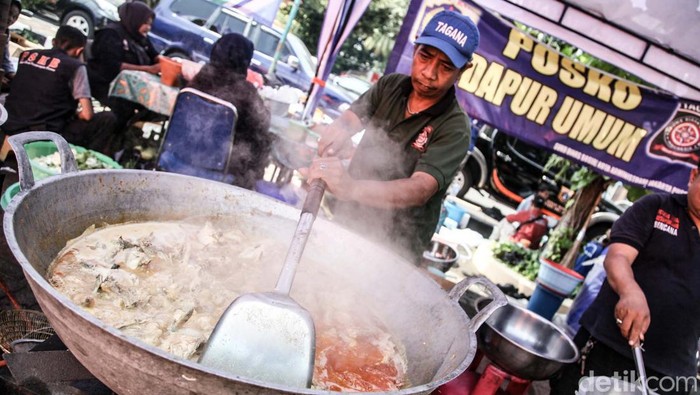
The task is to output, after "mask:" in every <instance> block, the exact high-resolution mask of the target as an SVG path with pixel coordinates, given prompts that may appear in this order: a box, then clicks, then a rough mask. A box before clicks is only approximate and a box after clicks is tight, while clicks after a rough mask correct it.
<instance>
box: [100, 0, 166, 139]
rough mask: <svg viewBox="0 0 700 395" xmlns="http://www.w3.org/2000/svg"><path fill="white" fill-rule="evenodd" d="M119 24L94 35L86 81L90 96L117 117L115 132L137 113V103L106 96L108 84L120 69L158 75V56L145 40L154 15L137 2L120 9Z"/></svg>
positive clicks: (149, 9)
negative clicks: (88, 85) (88, 84)
mask: <svg viewBox="0 0 700 395" xmlns="http://www.w3.org/2000/svg"><path fill="white" fill-rule="evenodd" d="M119 18H120V21H119V22H115V23H110V24H109V25H107V26H105V27H104V28H103V29H100V30H98V31H97V32H96V33H95V41H94V42H93V44H92V47H91V48H90V55H89V58H88V78H89V80H90V89H91V90H92V95H93V96H94V97H95V98H96V99H97V100H99V101H100V103H102V104H103V105H105V106H108V107H110V108H111V109H112V111H113V112H114V113H115V114H116V115H117V118H118V122H117V130H123V129H124V127H125V126H126V124H127V122H128V121H129V119H131V117H132V116H133V115H134V114H135V112H136V111H137V110H138V111H145V108H144V107H143V106H141V105H139V104H136V103H133V102H130V101H128V100H125V99H121V98H114V97H109V96H108V94H109V84H110V83H111V82H112V81H113V80H114V78H116V76H117V75H118V74H119V72H120V71H121V70H140V71H146V72H148V73H151V74H158V73H159V72H160V64H159V63H158V53H157V52H156V51H155V49H153V45H152V44H151V42H150V41H149V39H148V36H147V35H148V32H149V31H150V30H151V25H152V24H153V19H154V18H155V14H154V12H153V10H151V8H150V7H148V6H147V5H146V4H144V3H142V2H140V1H134V2H129V3H124V4H122V5H121V6H119Z"/></svg>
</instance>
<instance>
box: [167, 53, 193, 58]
mask: <svg viewBox="0 0 700 395" xmlns="http://www.w3.org/2000/svg"><path fill="white" fill-rule="evenodd" d="M165 56H167V57H169V58H180V59H186V60H192V59H190V57H189V56H187V54H186V53H184V52H181V51H172V52H167V53H166V54H165Z"/></svg>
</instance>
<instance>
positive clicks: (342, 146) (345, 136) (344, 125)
mask: <svg viewBox="0 0 700 395" xmlns="http://www.w3.org/2000/svg"><path fill="white" fill-rule="evenodd" d="M363 128H364V126H363V125H362V121H360V118H358V116H357V115H355V113H354V112H352V111H351V110H345V111H343V113H342V114H340V116H339V117H338V118H337V119H336V120H335V121H333V123H332V124H330V125H327V126H317V127H314V129H313V130H314V131H315V132H318V133H319V134H320V135H321V139H320V140H319V141H318V156H321V157H325V156H335V157H339V158H343V159H346V158H349V157H350V156H349V155H350V154H352V150H351V149H352V141H351V140H350V139H351V138H352V136H354V135H355V133H358V132H359V131H360V130H362V129H363Z"/></svg>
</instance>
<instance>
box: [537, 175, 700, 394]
mask: <svg viewBox="0 0 700 395" xmlns="http://www.w3.org/2000/svg"><path fill="white" fill-rule="evenodd" d="M699 166H700V165H699ZM699 174H700V169H698V168H695V169H693V170H691V173H690V183H689V188H688V194H687V195H671V194H653V195H649V196H645V197H644V198H642V199H640V200H639V201H637V202H636V203H634V205H632V207H630V208H629V209H627V211H625V213H624V214H623V215H622V216H621V217H620V218H619V219H618V220H617V221H616V222H615V224H614V225H613V228H612V231H611V234H610V245H609V249H608V253H607V255H606V257H605V271H606V272H607V276H608V277H607V280H606V281H605V283H604V284H603V286H602V288H601V290H600V293H599V294H598V296H597V298H596V299H595V301H593V303H592V304H591V306H590V307H589V308H588V310H586V312H585V313H584V314H583V316H582V317H581V320H580V323H581V328H580V329H579V332H578V333H577V334H576V336H575V338H574V342H575V343H576V344H577V345H578V346H579V347H581V348H582V351H581V353H582V357H581V359H580V361H579V362H578V363H574V364H571V365H568V366H567V367H565V368H564V369H563V371H562V373H561V375H560V377H557V378H555V379H553V380H551V382H550V384H551V388H552V393H553V394H567V395H568V394H573V393H574V391H575V390H576V389H577V388H578V381H579V379H580V378H581V377H583V376H591V375H595V376H609V377H617V378H620V379H625V378H630V377H632V374H631V372H635V370H636V369H635V365H634V360H633V355H632V348H631V346H633V345H636V344H638V343H641V342H643V343H644V344H643V348H644V353H643V355H644V363H645V365H646V372H647V375H648V376H649V380H648V384H649V388H650V389H651V390H653V391H656V392H658V393H660V394H687V393H688V392H689V391H691V390H693V391H695V390H697V388H698V383H697V381H696V379H695V377H696V375H697V365H696V363H697V361H696V351H697V342H698V338H699V337H700V230H699V229H700V175H699ZM636 377H638V376H636Z"/></svg>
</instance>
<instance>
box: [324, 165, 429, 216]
mask: <svg viewBox="0 0 700 395" xmlns="http://www.w3.org/2000/svg"><path fill="white" fill-rule="evenodd" d="M341 187H342V188H341V190H340V191H338V190H337V189H336V190H333V189H331V191H332V192H333V194H335V195H336V196H337V197H338V198H339V199H346V200H353V201H356V202H358V203H360V204H364V205H367V206H373V207H380V208H403V207H415V206H422V205H424V204H426V203H427V202H428V200H429V199H430V198H431V197H432V196H433V195H434V194H435V193H436V192H437V191H438V183H437V181H436V180H435V178H433V176H431V175H430V174H428V173H423V172H420V171H418V172H415V173H413V174H412V175H411V177H410V178H402V179H399V180H393V181H373V180H354V181H353V182H351V183H350V184H349V185H348V186H345V185H341ZM329 188H330V187H329Z"/></svg>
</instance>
